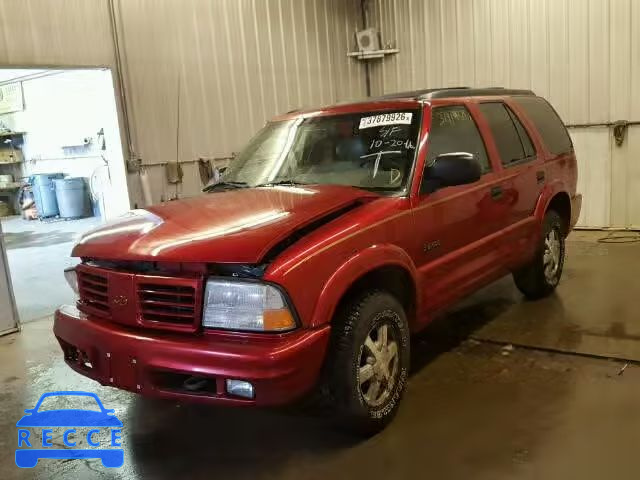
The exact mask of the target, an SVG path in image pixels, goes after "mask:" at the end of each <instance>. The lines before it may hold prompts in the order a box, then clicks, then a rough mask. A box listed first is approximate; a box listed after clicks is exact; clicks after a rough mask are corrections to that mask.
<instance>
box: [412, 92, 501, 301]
mask: <svg viewBox="0 0 640 480" xmlns="http://www.w3.org/2000/svg"><path fill="white" fill-rule="evenodd" d="M475 115H477V113H472V112H471V111H470V110H469V109H468V108H467V107H466V106H465V105H464V104H459V105H446V106H440V107H434V108H433V110H432V121H431V128H430V131H429V136H428V139H429V140H428V141H429V144H428V147H427V158H426V160H425V166H428V165H431V164H432V163H433V162H434V160H435V159H436V157H437V156H438V155H441V154H444V153H453V152H468V153H472V154H473V155H474V156H475V157H476V159H477V161H478V162H480V165H481V168H482V172H483V175H482V178H481V179H480V181H479V182H476V183H474V184H471V185H461V186H456V187H447V188H440V189H435V187H434V185H433V182H432V181H430V179H429V178H428V176H425V177H424V178H423V179H422V182H421V188H420V194H419V197H418V199H417V202H416V203H415V207H414V210H413V215H414V223H415V226H416V227H415V231H416V232H417V235H416V239H415V243H414V249H415V251H414V252H413V253H414V255H413V258H414V259H416V267H417V268H418V270H419V274H420V276H421V283H422V285H423V292H422V295H423V298H422V300H423V303H422V304H423V305H424V306H425V308H426V309H427V310H429V311H434V310H438V309H440V308H443V307H446V306H447V305H449V304H451V303H452V302H453V301H455V300H456V299H458V298H460V297H461V296H462V295H464V294H466V293H468V292H469V291H471V290H473V289H474V288H477V287H478V286H479V285H482V284H483V283H485V282H486V281H487V280H488V279H490V278H491V277H495V276H497V274H498V273H501V272H502V264H501V259H500V253H499V249H498V248H497V243H496V242H497V238H496V236H497V235H496V234H497V232H498V231H499V229H500V226H501V225H502V224H503V223H504V219H503V217H504V215H506V214H508V209H504V208H503V206H502V204H503V201H504V191H503V189H502V187H501V176H500V172H499V171H496V170H497V169H496V165H493V164H492V163H491V161H490V159H489V156H488V154H487V149H486V147H485V144H484V141H483V139H482V136H481V134H480V132H479V130H478V127H477V124H476V121H475Z"/></svg>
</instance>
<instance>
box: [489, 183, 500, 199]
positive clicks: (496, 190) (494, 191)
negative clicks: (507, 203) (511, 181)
mask: <svg viewBox="0 0 640 480" xmlns="http://www.w3.org/2000/svg"><path fill="white" fill-rule="evenodd" d="M491 198H492V199H493V200H500V199H501V198H502V187H500V186H497V187H491Z"/></svg>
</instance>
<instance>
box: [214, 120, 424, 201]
mask: <svg viewBox="0 0 640 480" xmlns="http://www.w3.org/2000/svg"><path fill="white" fill-rule="evenodd" d="M419 125H420V110H403V111H385V112H379V111H378V112H364V113H363V112H361V113H357V114H349V115H334V116H325V117H309V118H303V117H299V118H297V119H294V120H287V121H281V122H273V123H270V124H268V125H267V126H266V127H265V128H263V129H262V130H261V131H260V132H258V134H257V135H256V136H255V137H254V138H253V139H252V140H251V141H250V142H249V144H248V145H247V146H246V148H245V149H244V150H243V151H242V152H241V153H240V155H239V156H238V157H237V158H236V159H235V160H234V161H233V162H232V164H231V166H230V167H229V168H228V169H227V171H226V172H225V174H224V176H223V178H222V179H221V180H222V182H228V183H230V184H241V185H247V186H251V187H255V186H260V185H270V184H278V183H293V184H295V183H300V184H337V185H351V186H354V187H358V188H365V189H371V190H382V191H385V190H387V191H399V190H403V189H404V188H405V187H406V185H407V181H408V179H409V177H410V174H411V169H412V167H413V161H414V157H415V152H416V145H417V143H418V129H419Z"/></svg>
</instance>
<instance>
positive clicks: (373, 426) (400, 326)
mask: <svg viewBox="0 0 640 480" xmlns="http://www.w3.org/2000/svg"><path fill="white" fill-rule="evenodd" d="M409 348H410V347H409V325H408V323H407V317H406V314H405V311H404V309H403V308H402V305H401V304H400V302H399V301H398V300H397V299H396V298H395V297H394V296H392V295H391V294H389V293H387V292H383V291H379V290H375V291H371V292H366V293H364V294H361V295H359V296H358V297H356V298H354V300H353V301H351V302H350V303H349V304H348V305H347V306H346V307H345V308H344V309H342V311H340V312H339V313H338V315H337V316H336V318H335V319H334V321H333V324H332V327H331V343H330V347H329V356H328V363H327V370H326V389H327V390H328V400H329V401H330V406H331V408H332V409H333V410H334V411H335V412H336V413H337V420H338V421H339V422H340V426H341V427H345V428H347V429H348V430H350V431H353V432H356V433H358V434H361V435H367V436H368V435H373V434H375V433H377V432H379V431H381V430H382V429H383V428H385V427H386V426H387V425H388V423H389V422H390V421H391V419H392V418H393V417H394V415H395V414H396V412H397V410H398V405H399V403H400V399H401V397H402V394H403V393H404V390H405V387H406V383H407V378H408V375H409V363H410V358H409V354H410V351H409Z"/></svg>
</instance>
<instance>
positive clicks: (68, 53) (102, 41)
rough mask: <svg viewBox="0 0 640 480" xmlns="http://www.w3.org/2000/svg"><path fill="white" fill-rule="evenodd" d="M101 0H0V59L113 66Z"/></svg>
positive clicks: (4, 61)
mask: <svg viewBox="0 0 640 480" xmlns="http://www.w3.org/2000/svg"><path fill="white" fill-rule="evenodd" d="M109 18H110V17H109V8H108V3H107V2H106V1H105V0H56V1H51V0H3V1H1V2H0V65H2V64H8V65H17V66H27V65H68V66H112V65H113V62H114V54H113V48H112V45H113V42H112V37H111V26H110V25H111V23H110V20H109Z"/></svg>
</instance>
